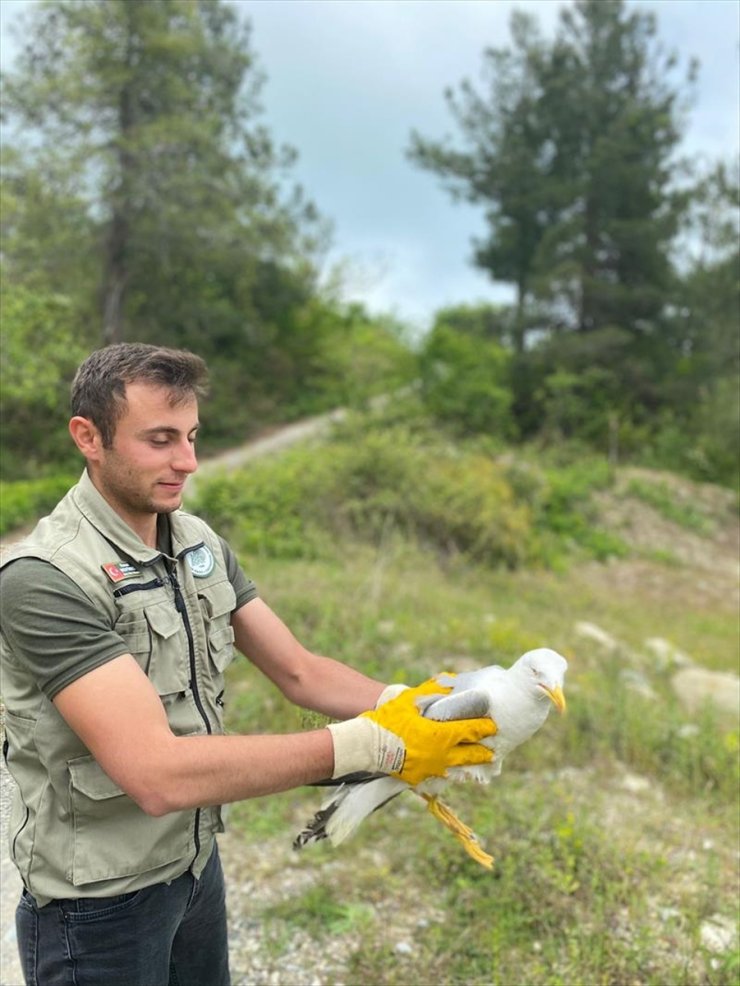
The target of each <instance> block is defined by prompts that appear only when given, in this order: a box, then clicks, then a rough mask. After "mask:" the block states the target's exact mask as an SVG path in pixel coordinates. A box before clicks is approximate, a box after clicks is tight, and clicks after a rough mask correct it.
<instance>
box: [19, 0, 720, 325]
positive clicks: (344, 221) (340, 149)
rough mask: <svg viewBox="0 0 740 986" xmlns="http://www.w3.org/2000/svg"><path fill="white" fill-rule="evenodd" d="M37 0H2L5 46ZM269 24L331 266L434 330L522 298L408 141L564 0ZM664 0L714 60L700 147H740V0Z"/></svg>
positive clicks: (299, 168) (269, 115) (477, 218)
mask: <svg viewBox="0 0 740 986" xmlns="http://www.w3.org/2000/svg"><path fill="white" fill-rule="evenodd" d="M28 2H29V0H0V57H1V58H2V62H3V64H4V67H5V68H8V67H12V56H13V50H14V46H13V43H12V38H11V36H10V33H9V31H8V27H9V25H10V24H11V23H12V22H13V21H14V20H15V19H16V17H17V15H18V11H19V10H20V9H22V8H23V7H25V6H27V4H28ZM30 2H32V0H30ZM232 2H234V3H235V5H236V6H237V7H238V8H239V9H240V11H241V12H242V13H243V14H244V16H246V17H248V18H249V19H250V20H251V22H252V26H253V48H254V50H255V52H256V53H257V55H258V58H259V62H260V65H261V68H262V70H263V71H264V73H265V75H266V76H267V81H266V83H265V86H264V88H263V91H262V99H261V101H262V105H263V107H264V111H265V112H264V118H263V119H264V122H265V123H266V124H267V126H268V127H269V129H270V130H271V132H272V134H273V136H274V137H275V139H276V140H277V141H278V142H280V143H286V144H290V145H291V146H292V147H294V148H295V149H296V150H297V151H298V155H299V157H298V161H297V163H296V165H295V166H294V167H293V169H292V171H291V174H292V177H293V179H294V180H295V181H297V182H300V184H301V185H302V186H303V187H304V189H305V191H306V193H307V195H308V197H309V198H311V199H312V200H313V201H314V202H315V203H316V205H317V206H318V208H319V210H320V211H321V213H322V214H323V215H324V216H325V217H327V218H328V219H329V220H331V222H332V224H333V246H332V249H331V250H330V251H329V254H328V256H327V259H326V270H325V274H326V276H327V277H328V276H329V275H330V273H331V272H332V271H333V270H335V269H337V268H339V269H340V270H341V272H342V283H343V288H342V292H343V295H344V298H345V299H346V300H358V301H362V302H363V303H364V304H366V305H367V307H368V308H369V309H370V310H371V311H373V312H391V313H393V314H394V315H395V316H396V317H397V318H399V319H401V320H403V321H405V322H407V323H408V324H410V325H411V326H413V327H416V328H418V329H420V330H423V329H424V328H426V327H427V326H428V325H429V324H430V322H431V320H432V318H433V314H434V312H435V311H436V310H438V309H439V308H442V307H445V306H449V305H454V304H463V303H475V302H477V301H492V302H506V301H508V300H510V299H511V291H510V289H509V288H508V287H507V286H505V285H500V284H494V283H492V282H491V281H490V280H489V279H488V278H487V277H486V276H485V275H484V274H483V273H482V272H480V271H476V269H475V268H474V267H472V265H471V264H470V254H471V239H472V238H473V237H474V236H480V235H482V234H483V233H484V231H485V225H484V221H483V217H482V210H481V209H480V208H478V207H473V206H470V205H466V204H455V203H453V202H452V200H451V199H450V197H449V195H448V194H447V193H446V192H445V191H444V190H443V189H442V187H441V184H440V181H439V179H438V178H437V177H435V176H434V175H432V174H431V173H430V172H427V171H423V170H421V169H419V168H418V167H414V166H412V164H411V163H410V162H409V161H408V160H407V158H406V156H405V150H406V148H407V147H408V144H409V138H410V134H411V131H412V130H417V131H418V132H419V133H420V134H422V135H423V136H424V137H428V138H434V139H439V138H442V137H443V136H445V135H450V136H453V137H454V135H455V128H454V124H453V121H452V118H451V116H450V114H449V111H448V110H447V107H446V104H445V101H444V97H443V93H444V90H445V88H446V87H448V86H452V87H453V88H454V87H455V86H456V85H457V84H458V83H459V82H460V81H461V80H462V79H463V78H469V79H470V80H471V81H473V82H475V81H476V80H478V79H480V68H481V55H482V52H483V50H484V48H485V47H487V46H493V47H500V46H506V44H507V43H508V41H509V34H508V22H509V17H510V15H511V12H512V10H513V9H522V10H525V11H528V12H530V13H532V14H534V15H535V16H536V17H537V19H538V20H539V22H540V26H541V28H542V31H543V33H545V34H546V35H550V34H552V33H553V31H554V28H555V25H556V22H557V19H558V14H559V10H560V8H561V6H563V4H562V3H561V2H560V0H519V2H513V0H232ZM628 6H630V7H639V8H641V9H646V10H651V11H653V12H654V13H655V15H656V17H657V20H658V37H659V39H660V40H661V42H662V43H663V44H664V46H665V47H666V48H668V49H669V50H671V49H672V50H675V51H676V53H677V54H678V56H679V59H680V61H681V64H683V65H686V64H687V63H688V60H689V59H690V58H697V59H698V60H699V62H700V72H699V79H698V85H697V88H696V98H695V103H694V105H693V108H692V110H691V113H690V116H689V126H688V129H687V133H686V137H685V142H684V148H683V149H684V150H685V151H686V152H687V153H688V154H689V155H690V156H691V157H692V158H694V159H695V160H706V161H708V162H709V161H713V160H716V159H718V158H723V159H727V158H729V157H731V156H733V155H737V154H738V149H739V147H740V0H641V2H633V0H628Z"/></svg>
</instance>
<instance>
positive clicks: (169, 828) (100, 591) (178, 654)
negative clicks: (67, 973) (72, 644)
mask: <svg viewBox="0 0 740 986" xmlns="http://www.w3.org/2000/svg"><path fill="white" fill-rule="evenodd" d="M170 525H171V533H172V553H173V557H172V558H171V559H170V569H169V570H168V566H167V564H166V563H165V556H163V555H162V554H161V553H160V552H159V551H157V550H155V549H152V548H148V547H147V546H146V545H145V544H144V543H143V542H142V541H141V540H140V539H139V537H138V536H137V535H136V534H134V532H133V531H132V530H131V528H129V527H128V525H126V524H125V523H124V522H123V520H122V519H121V518H120V517H119V516H118V515H117V514H116V513H115V511H113V510H112V509H111V507H110V506H109V505H108V504H107V502H106V501H105V500H104V498H103V497H102V496H101V495H100V494H99V493H98V491H97V490H96V489H95V487H94V486H93V484H92V482H91V481H90V479H89V478H88V476H87V473H84V474H83V476H82V478H81V480H80V482H79V483H78V484H77V485H76V486H74V487H73V488H72V489H71V490H70V491H69V493H68V494H67V495H66V496H65V497H64V499H63V500H61V501H60V503H59V504H58V506H57V507H56V509H55V510H54V512H53V513H52V514H50V515H49V516H48V517H45V518H44V519H43V520H42V521H40V523H39V524H38V525H37V527H36V529H35V530H34V531H33V533H32V534H31V535H30V537H29V538H28V539H27V540H26V541H24V542H22V543H21V544H20V545H19V546H18V547H17V548H16V550H15V551H13V552H12V553H11V554H10V555H9V556H8V557H7V558H6V559H5V562H4V564H9V563H10V562H12V561H13V560H15V559H17V558H19V557H34V558H41V559H44V560H46V561H48V562H50V563H51V564H52V565H54V566H56V567H57V568H58V569H59V570H60V571H62V572H64V574H65V575H67V576H69V578H71V579H72V580H73V581H74V582H76V583H77V585H78V586H79V587H80V588H81V589H82V590H83V591H84V592H85V593H86V595H87V596H88V597H89V598H90V599H91V600H92V602H93V603H94V604H95V606H96V607H97V608H98V609H99V610H100V612H101V613H105V614H106V617H107V619H108V620H109V621H110V625H111V627H113V628H114V629H115V631H116V632H117V633H119V634H120V635H121V637H123V639H124V641H125V642H126V644H127V645H128V649H129V651H130V653H131V654H132V655H133V656H134V658H135V659H136V661H137V662H138V663H139V664H140V665H141V667H142V668H143V669H144V671H145V672H146V674H147V675H148V677H149V680H150V681H151V682H152V684H153V685H154V687H155V688H156V689H157V692H158V693H159V696H160V698H161V701H162V704H163V705H164V707H165V709H166V712H167V718H168V720H169V724H170V728H171V729H172V731H173V733H175V734H176V735H178V736H191V735H196V734H207V733H214V734H217V733H223V731H224V730H223V719H222V707H223V701H222V695H223V689H224V681H223V671H224V669H225V667H226V666H227V664H229V662H230V661H231V660H232V658H233V641H234V632H233V630H232V627H231V613H232V611H233V610H234V608H235V606H236V596H235V593H234V590H233V588H232V586H231V583H230V582H229V579H228V575H227V572H226V563H225V559H224V556H223V552H222V550H221V546H220V542H219V540H218V538H217V537H216V535H215V534H214V533H213V531H211V529H210V528H209V527H208V526H207V525H206V524H205V523H203V522H202V521H200V520H198V519H197V518H196V517H193V516H191V515H189V514H187V513H184V512H182V511H176V512H175V513H173V514H171V515H170ZM168 557H169V556H168ZM170 572H171V573H172V574H170ZM60 618H63V614H60ZM0 656H1V657H2V670H3V678H2V692H3V699H4V702H5V706H6V713H5V715H6V723H5V728H6V743H7V746H6V759H7V765H8V769H9V771H10V773H11V774H12V775H13V777H14V778H15V780H16V782H17V785H18V787H17V790H16V791H15V792H14V797H13V804H12V809H11V814H10V820H9V840H10V855H11V858H12V859H13V861H14V862H15V865H16V866H17V867H18V870H19V871H20V874H21V877H22V879H23V882H24V884H25V886H26V888H27V889H28V890H29V892H30V893H31V894H33V896H34V897H35V898H36V900H37V902H38V904H39V905H40V906H43V905H44V904H45V903H47V902H48V901H49V900H52V899H55V898H68V897H109V896H116V895H118V894H122V893H128V892H129V891H132V890H137V889H140V888H141V887H145V886H149V885H151V884H153V883H159V882H166V881H170V880H173V879H174V878H175V877H177V876H179V875H181V874H182V873H184V872H185V871H186V870H188V869H192V872H193V873H194V875H195V876H196V877H197V876H199V875H200V873H201V871H202V870H203V867H204V866H205V864H206V863H207V861H208V857H209V855H210V852H211V850H212V848H213V839H214V834H215V833H216V832H220V831H223V825H222V822H221V812H220V809H219V808H199V809H196V810H188V811H179V812H172V813H171V814H168V815H165V816H163V817H161V818H153V817H150V816H149V815H147V814H146V813H145V812H143V811H142V810H141V809H140V808H139V807H138V805H137V804H136V803H135V802H134V801H133V800H132V799H131V798H129V797H128V796H127V795H126V794H124V792H123V791H122V790H121V789H120V788H119V787H118V786H117V785H116V784H114V782H113V781H112V780H111V779H110V777H108V775H107V774H106V773H105V772H104V771H103V770H102V769H101V767H100V766H99V765H98V763H97V762H96V761H95V760H94V759H93V757H92V756H91V755H90V752H89V751H88V750H87V748H86V747H85V746H84V745H83V743H82V742H81V741H80V740H79V739H78V737H77V735H76V734H75V733H74V732H73V731H72V730H71V729H70V728H69V727H68V726H67V724H66V723H65V722H64V720H63V719H62V717H61V716H60V715H59V713H58V712H57V710H56V708H55V706H54V705H53V704H52V702H50V701H49V700H48V699H47V698H46V696H45V695H44V694H43V692H42V691H41V689H40V688H39V686H38V685H37V684H36V682H35V680H34V678H33V677H32V675H31V674H30V673H29V672H28V671H26V670H24V668H23V666H22V664H21V663H20V662H19V661H18V660H17V659H16V658H15V657H14V655H13V653H12V652H11V650H10V648H9V647H8V645H7V642H6V640H5V639H4V637H3V636H2V635H1V634H0Z"/></svg>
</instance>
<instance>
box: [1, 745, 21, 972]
mask: <svg viewBox="0 0 740 986" xmlns="http://www.w3.org/2000/svg"><path fill="white" fill-rule="evenodd" d="M13 784H14V781H13V779H12V778H11V776H10V774H9V773H8V771H7V768H6V766H5V760H4V758H3V757H0V823H1V827H2V857H1V858H0V983H2V986H23V976H22V975H21V966H20V962H19V961H18V949H17V946H16V939H15V906H16V904H17V903H18V897H19V895H20V892H21V881H20V877H19V876H18V871H17V870H16V868H15V866H13V864H12V863H11V861H10V858H9V856H8V814H9V812H10V792H11V790H12V787H13Z"/></svg>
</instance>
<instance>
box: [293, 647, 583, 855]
mask: <svg viewBox="0 0 740 986" xmlns="http://www.w3.org/2000/svg"><path fill="white" fill-rule="evenodd" d="M567 668H568V662H567V661H566V660H565V658H564V657H562V656H561V655H560V654H558V653H557V651H554V650H550V648H548V647H540V648H537V649H536V650H531V651H527V653H526V654H523V655H522V656H521V657H520V658H519V659H518V660H517V661H515V662H514V664H512V665H511V667H510V668H502V667H499V665H491V666H490V667H485V668H480V669H479V670H477V671H467V672H464V673H462V674H452V673H444V674H441V675H437V676H436V678H435V679H434V680H435V681H436V682H437V683H438V684H439V685H440V686H441V689H443V691H440V693H439V694H429V695H422V696H420V697H419V698H418V699H417V700H416V705H417V707H418V709H419V711H420V712H421V714H422V715H424V716H426V717H427V718H429V719H435V720H436V721H438V722H444V721H447V720H450V719H474V718H478V717H480V716H490V717H491V719H493V721H494V724H495V725H496V732H495V733H494V735H493V736H489V737H487V738H486V739H483V740H481V743H483V744H484V745H485V746H487V747H489V749H491V750H492V751H493V759H492V760H491V762H490V763H487V764H480V765H477V766H471V767H451V768H450V769H449V770H448V771H447V775H446V776H445V777H431V778H428V779H427V780H425V781H422V783H421V784H417V785H416V786H415V787H412V786H411V785H409V784H407V783H406V782H405V781H402V780H400V779H399V778H397V777H394V776H393V775H388V774H351V775H348V776H347V777H341V778H338V779H337V781H336V782H335V783H336V784H338V785H339V786H338V787H336V788H335V789H333V790H332V792H331V794H330V795H329V796H328V797H327V798H326V800H325V801H324V803H323V804H322V805H321V809H320V810H319V811H318V812H317V813H316V814H315V816H314V817H313V819H312V820H311V821H310V822H309V823H308V825H307V827H306V828H305V829H304V830H303V831H302V832H301V833H300V834H299V835H298V836H296V838H295V840H294V842H293V848H294V849H301V848H302V847H303V846H305V845H308V844H309V843H312V842H318V841H320V840H321V839H327V838H328V839H329V841H330V842H331V843H332V845H335V846H337V845H339V844H340V843H342V842H344V840H345V839H347V838H348V837H349V836H350V835H352V834H353V833H354V832H355V830H356V829H357V828H358V826H359V825H360V823H361V822H362V821H363V820H364V819H365V818H367V816H368V815H370V814H372V812H374V811H376V810H377V809H378V808H381V807H382V806H383V805H385V804H387V803H388V802H389V801H390V800H392V799H393V798H395V797H397V796H398V795H399V794H402V793H403V792H404V791H407V790H410V791H412V792H413V793H414V794H416V795H418V796H419V797H421V798H423V799H424V801H425V802H426V804H427V808H428V809H429V811H430V812H431V813H432V815H433V816H434V817H435V818H436V819H438V821H440V822H441V823H442V824H443V825H445V826H446V827H447V828H448V829H450V831H451V832H452V833H453V835H454V836H455V837H456V838H457V839H458V841H459V842H460V843H461V844H462V845H463V847H464V848H465V850H466V852H467V853H468V854H469V855H470V856H471V857H472V858H473V859H475V860H476V862H478V863H480V864H481V866H484V867H485V868H486V869H491V868H492V866H493V857H492V856H491V855H489V854H488V853H487V852H485V850H484V849H483V848H482V846H481V845H480V842H479V840H478V837H477V836H476V834H475V832H473V830H472V829H471V828H469V826H467V825H466V824H465V823H464V822H462V821H461V820H460V819H459V818H458V817H457V816H456V815H455V814H454V812H453V811H452V809H451V808H450V807H449V806H448V805H446V804H444V802H442V801H440V799H439V795H440V793H441V792H442V791H443V790H444V789H445V787H446V786H447V785H448V784H450V783H451V782H456V781H471V780H472V781H477V782H478V783H481V784H487V783H489V782H490V781H491V780H492V778H494V777H497V776H498V775H499V774H500V773H501V768H502V766H503V762H504V760H505V758H506V757H507V756H508V754H509V753H510V752H511V751H512V750H513V749H515V748H516V747H517V746H519V745H520V744H522V743H524V742H525V740H528V739H529V738H530V736H534V734H535V733H536V732H537V730H538V729H539V728H540V726H542V724H543V723H544V721H545V719H547V716H548V713H549V711H550V708H551V707H552V706H553V705H554V706H555V708H556V709H557V710H558V711H559V712H564V711H565V696H564V694H563V683H564V678H565V672H566V670H567Z"/></svg>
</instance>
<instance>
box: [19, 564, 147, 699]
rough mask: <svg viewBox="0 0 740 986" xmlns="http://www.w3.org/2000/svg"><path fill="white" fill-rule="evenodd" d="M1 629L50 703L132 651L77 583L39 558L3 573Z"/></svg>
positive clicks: (20, 661)
mask: <svg viewBox="0 0 740 986" xmlns="http://www.w3.org/2000/svg"><path fill="white" fill-rule="evenodd" d="M0 626H1V627H2V632H3V635H4V637H5V639H6V640H7V642H8V644H9V646H10V650H11V652H12V654H13V656H14V658H15V660H16V661H17V662H18V663H19V664H22V665H23V667H25V668H26V669H27V670H28V671H30V672H31V674H32V675H33V677H34V679H35V680H36V681H37V682H38V685H39V687H40V688H41V690H42V691H43V692H44V694H45V695H46V697H47V698H48V699H53V698H54V696H55V695H56V694H58V692H60V691H61V690H62V689H63V688H66V687H67V685H71V684H72V682H73V681H76V680H77V679H78V678H80V677H81V676H82V675H83V674H87V673H88V672H89V671H93V670H94V669H95V668H97V667H100V666H101V665H102V664H105V663H106V662H107V661H112V660H113V658H114V657H120V656H121V654H126V653H127V652H128V647H127V646H126V644H125V643H124V641H123V638H122V637H121V636H119V634H117V633H116V632H115V631H114V630H113V629H112V628H111V627H110V625H109V624H108V623H107V622H106V620H105V617H104V616H102V615H101V614H100V612H99V611H98V610H97V609H96V608H95V606H93V604H92V603H91V602H90V600H89V599H88V597H87V596H86V595H85V593H84V592H83V591H82V589H80V588H79V586H78V585H76V584H75V583H74V582H73V581H72V579H70V578H69V577H68V576H67V575H65V574H64V573H63V572H61V571H60V570H59V569H58V568H55V567H54V566H53V565H50V564H49V563H48V562H45V561H41V560H40V559H38V558H19V559H18V561H14V562H12V563H11V564H10V565H8V566H7V567H6V568H4V569H3V571H2V574H1V575H0Z"/></svg>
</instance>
